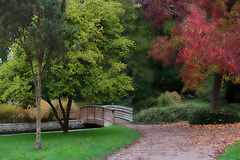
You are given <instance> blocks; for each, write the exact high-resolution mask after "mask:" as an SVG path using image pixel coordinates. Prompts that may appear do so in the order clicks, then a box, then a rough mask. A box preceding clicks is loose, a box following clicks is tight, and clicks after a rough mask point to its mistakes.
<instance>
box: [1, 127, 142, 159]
mask: <svg viewBox="0 0 240 160" xmlns="http://www.w3.org/2000/svg"><path fill="white" fill-rule="evenodd" d="M139 136H140V133H139V132H138V131H136V130H132V129H130V128H127V127H123V126H118V125H114V126H108V127H103V128H98V129H90V130H80V131H73V132H69V133H68V134H64V133H61V132H52V133H42V149H41V150H37V149H35V147H34V146H35V145H34V142H35V134H25V135H11V136H0V159H1V160H28V159H31V160H32V159H33V160H55V159H56V160H79V159H81V160H82V159H98V158H101V157H106V156H108V155H110V154H112V153H114V152H116V151H117V150H119V149H120V148H123V147H125V146H126V145H127V144H130V143H132V142H134V141H135V140H136V139H138V138H139Z"/></svg>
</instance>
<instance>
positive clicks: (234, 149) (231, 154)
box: [218, 141, 240, 160]
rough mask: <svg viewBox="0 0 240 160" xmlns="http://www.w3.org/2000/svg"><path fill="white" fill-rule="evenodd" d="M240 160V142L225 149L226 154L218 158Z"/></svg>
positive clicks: (221, 159)
mask: <svg viewBox="0 0 240 160" xmlns="http://www.w3.org/2000/svg"><path fill="white" fill-rule="evenodd" d="M236 159H240V141H238V142H237V143H234V144H233V145H229V146H227V147H226V148H225V150H224V153H222V154H220V155H219V156H218V160H236Z"/></svg>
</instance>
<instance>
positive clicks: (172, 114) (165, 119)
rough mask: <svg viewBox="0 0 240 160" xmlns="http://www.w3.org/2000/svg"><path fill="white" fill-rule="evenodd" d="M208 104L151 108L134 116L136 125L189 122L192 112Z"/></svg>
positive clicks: (185, 104)
mask: <svg viewBox="0 0 240 160" xmlns="http://www.w3.org/2000/svg"><path fill="white" fill-rule="evenodd" d="M206 106H207V104H206V103H196V104H194V103H184V104H181V105H173V106H170V107H163V108H150V109H146V110H143V111H141V112H140V113H139V114H136V115H134V123H139V124H159V123H172V122H179V121H187V120H188V115H189V113H190V112H191V111H192V110H196V109H197V108H199V107H206Z"/></svg>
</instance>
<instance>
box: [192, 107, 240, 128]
mask: <svg viewBox="0 0 240 160" xmlns="http://www.w3.org/2000/svg"><path fill="white" fill-rule="evenodd" d="M239 120H240V117H239V115H238V113H236V112H235V111H230V110H228V111H227V110H213V109H210V108H199V109H197V110H194V111H192V112H191V113H190V114H189V117H188V121H189V123H190V124H223V123H234V122H238V121H239Z"/></svg>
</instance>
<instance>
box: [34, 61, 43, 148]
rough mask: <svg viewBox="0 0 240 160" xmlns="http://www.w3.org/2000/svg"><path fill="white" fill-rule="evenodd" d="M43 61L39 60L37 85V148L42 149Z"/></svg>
mask: <svg viewBox="0 0 240 160" xmlns="http://www.w3.org/2000/svg"><path fill="white" fill-rule="evenodd" d="M41 69H42V61H40V60H39V61H38V77H37V85H36V109H37V111H36V143H35V147H36V149H41V105H40V101H41V79H42V78H41V77H42V70H41Z"/></svg>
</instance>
